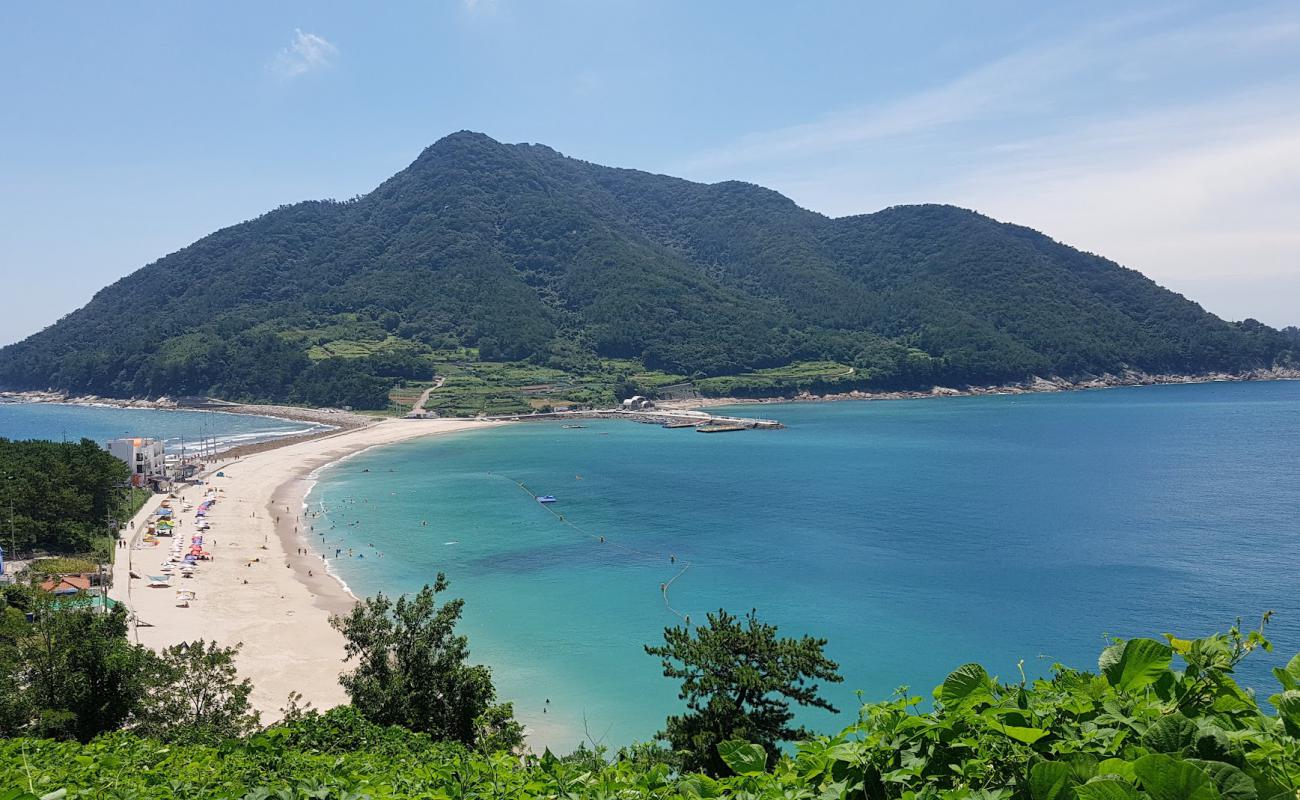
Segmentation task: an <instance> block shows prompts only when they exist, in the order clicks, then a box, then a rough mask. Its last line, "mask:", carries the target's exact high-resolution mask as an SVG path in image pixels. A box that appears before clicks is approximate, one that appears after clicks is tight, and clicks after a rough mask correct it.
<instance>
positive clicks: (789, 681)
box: [645, 610, 843, 775]
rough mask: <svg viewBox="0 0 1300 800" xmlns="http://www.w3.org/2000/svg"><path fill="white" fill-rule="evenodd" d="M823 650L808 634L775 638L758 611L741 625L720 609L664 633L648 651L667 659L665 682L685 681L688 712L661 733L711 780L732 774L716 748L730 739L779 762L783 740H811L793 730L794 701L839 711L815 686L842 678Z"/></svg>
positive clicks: (690, 765) (821, 642)
mask: <svg viewBox="0 0 1300 800" xmlns="http://www.w3.org/2000/svg"><path fill="white" fill-rule="evenodd" d="M825 646H826V640H825V639H815V638H813V637H811V636H804V637H801V638H798V639H790V638H783V637H778V636H777V629H776V626H775V625H769V624H767V623H765V622H761V621H760V620H759V619H758V615H757V612H755V611H750V612H749V614H747V615H746V616H745V618H744V619H743V620H741V619H738V618H736V617H734V616H732V615H731V614H728V613H727V612H726V611H723V610H719V611H718V613H716V614H709V615H708V624H707V625H701V626H699V627H697V628H695V629H691V628H690V627H689V625H686V626H679V627H674V628H666V629H664V643H663V644H662V645H659V646H654V647H652V646H650V645H647V646H646V648H645V651H646V652H647V653H649V654H650V655H653V656H659V657H660V658H661V659H662V661H663V670H664V677H666V678H672V679H674V680H679V681H681V692H680V694H679V697H680V698H681V699H682V700H685V701H686V708H687V712H686V713H685V714H682V715H679V716H671V717H669V718H668V723H667V727H666V728H665V729H664V731H663V732H662V733H661V734H660V736H661V737H662V738H664V739H666V740H667V741H668V742H669V744H670V745H671V746H672V748H673V750H674V751H675V752H676V753H678V754H679V755H680V756H681V758H682V765H683V767H684V768H686V769H689V770H692V771H696V770H698V771H703V772H706V773H708V774H710V775H721V774H725V773H726V772H727V765H726V763H725V761H724V759H723V755H722V752H721V751H720V750H719V748H720V747H722V745H723V743H725V742H728V741H732V740H740V741H746V742H749V743H752V744H757V745H759V746H761V747H762V748H764V749H765V750H766V752H767V753H768V754H770V755H771V756H773V757H775V756H776V755H777V754H778V752H779V751H778V749H777V748H778V745H779V744H780V743H781V742H788V741H792V740H794V739H798V738H802V737H806V736H808V735H809V733H808V731H806V730H805V729H803V728H801V727H798V728H796V727H793V726H792V725H791V720H793V719H794V712H793V711H791V709H790V706H791V704H792V703H793V704H797V705H801V706H808V707H812V708H821V709H825V710H827V711H835V710H836V709H835V708H834V707H833V706H832V705H831V704H830V703H828V702H827V701H826V700H824V699H822V697H821V695H820V694H819V691H820V688H821V687H820V685H819V684H817V683H816V681H827V682H831V683H838V682H839V681H841V680H843V679H842V678H841V677H840V674H839V665H838V664H836V663H835V662H834V661H831V660H830V659H828V658H827V657H826V656H825V654H824V653H823V649H824V648H825ZM810 681H811V682H810Z"/></svg>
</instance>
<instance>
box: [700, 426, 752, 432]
mask: <svg viewBox="0 0 1300 800" xmlns="http://www.w3.org/2000/svg"><path fill="white" fill-rule="evenodd" d="M743 430H746V428H745V426H744V425H735V424H732V425H701V426H700V427H698V428H696V429H695V431H696V432H697V433H728V432H730V431H743Z"/></svg>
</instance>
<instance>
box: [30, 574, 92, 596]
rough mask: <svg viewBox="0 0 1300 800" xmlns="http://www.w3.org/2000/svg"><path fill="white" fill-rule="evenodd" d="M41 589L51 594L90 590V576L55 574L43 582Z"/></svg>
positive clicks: (79, 592)
mask: <svg viewBox="0 0 1300 800" xmlns="http://www.w3.org/2000/svg"><path fill="white" fill-rule="evenodd" d="M41 590H42V591H45V592H49V593H51V594H57V595H65V594H81V593H83V592H88V591H90V576H89V575H86V574H81V575H55V576H53V577H51V578H47V579H46V580H44V581H42V582H41Z"/></svg>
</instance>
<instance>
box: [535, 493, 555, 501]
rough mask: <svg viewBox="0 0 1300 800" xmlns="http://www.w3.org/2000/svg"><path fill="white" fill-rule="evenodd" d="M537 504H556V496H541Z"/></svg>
mask: <svg viewBox="0 0 1300 800" xmlns="http://www.w3.org/2000/svg"><path fill="white" fill-rule="evenodd" d="M537 502H539V503H554V502H555V495H553V494H544V495H541V496H539V497H538V498H537Z"/></svg>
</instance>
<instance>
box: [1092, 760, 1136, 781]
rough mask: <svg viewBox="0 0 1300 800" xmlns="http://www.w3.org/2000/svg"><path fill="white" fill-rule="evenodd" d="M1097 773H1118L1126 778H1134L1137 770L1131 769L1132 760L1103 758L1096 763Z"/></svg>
mask: <svg viewBox="0 0 1300 800" xmlns="http://www.w3.org/2000/svg"><path fill="white" fill-rule="evenodd" d="M1097 774H1098V775H1119V776H1120V777H1122V778H1124V779H1126V780H1130V781H1132V780H1136V779H1137V772H1136V771H1135V770H1134V769H1133V762H1132V761H1125V760H1124V759H1122V758H1105V759H1102V761H1101V763H1099V764H1098V765H1097Z"/></svg>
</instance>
